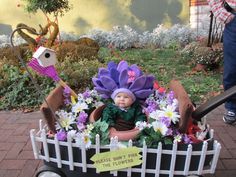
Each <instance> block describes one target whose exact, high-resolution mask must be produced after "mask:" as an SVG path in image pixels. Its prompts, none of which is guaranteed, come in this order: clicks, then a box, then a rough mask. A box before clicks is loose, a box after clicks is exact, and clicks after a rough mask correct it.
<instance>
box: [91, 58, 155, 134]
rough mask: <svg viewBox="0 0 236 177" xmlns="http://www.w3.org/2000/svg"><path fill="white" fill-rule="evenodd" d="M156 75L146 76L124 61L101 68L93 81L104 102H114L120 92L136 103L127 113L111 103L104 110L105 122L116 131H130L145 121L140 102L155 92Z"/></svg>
mask: <svg viewBox="0 0 236 177" xmlns="http://www.w3.org/2000/svg"><path fill="white" fill-rule="evenodd" d="M154 79H155V78H154V76H153V75H145V74H143V72H142V71H141V70H140V68H139V67H138V66H137V65H135V64H134V65H131V66H129V65H128V63H127V62H126V61H124V60H122V61H120V63H119V64H118V65H117V64H116V63H115V62H113V61H111V62H109V63H108V67H107V68H100V69H99V72H98V75H97V77H95V78H93V79H92V81H93V84H94V86H95V88H94V89H95V90H96V91H97V92H98V93H100V94H101V96H102V97H103V98H105V99H108V98H112V99H114V98H115V96H116V95H117V94H118V93H126V94H128V95H129V96H130V97H131V98H132V99H133V104H132V105H131V106H130V107H129V108H128V109H126V110H124V109H121V108H119V107H117V106H116V105H114V104H108V105H107V106H106V108H105V109H104V111H103V115H102V117H101V118H102V121H106V122H107V123H108V124H109V126H110V127H115V129H116V130H119V131H124V130H131V129H133V128H134V127H135V123H136V122H137V121H146V116H145V114H143V113H142V107H141V105H140V103H141V102H143V101H145V99H146V98H147V97H148V96H149V95H150V94H152V93H153V83H154Z"/></svg>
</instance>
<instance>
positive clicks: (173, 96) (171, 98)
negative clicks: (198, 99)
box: [167, 91, 175, 105]
mask: <svg viewBox="0 0 236 177" xmlns="http://www.w3.org/2000/svg"><path fill="white" fill-rule="evenodd" d="M174 99H175V95H174V92H173V91H170V93H169V94H168V95H167V103H168V104H169V105H171V104H172V103H173V100H174Z"/></svg>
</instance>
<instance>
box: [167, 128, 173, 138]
mask: <svg viewBox="0 0 236 177" xmlns="http://www.w3.org/2000/svg"><path fill="white" fill-rule="evenodd" d="M166 135H167V136H173V130H172V129H170V128H168V130H167V132H166Z"/></svg>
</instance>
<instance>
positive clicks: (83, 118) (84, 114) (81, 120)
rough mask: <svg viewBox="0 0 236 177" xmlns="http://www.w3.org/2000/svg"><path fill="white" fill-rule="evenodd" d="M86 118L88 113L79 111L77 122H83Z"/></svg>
mask: <svg viewBox="0 0 236 177" xmlns="http://www.w3.org/2000/svg"><path fill="white" fill-rule="evenodd" d="M87 118H88V114H87V113H85V112H80V113H79V117H78V121H77V123H85V122H86V120H87Z"/></svg>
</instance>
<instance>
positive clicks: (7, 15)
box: [0, 0, 189, 34]
mask: <svg viewBox="0 0 236 177" xmlns="http://www.w3.org/2000/svg"><path fill="white" fill-rule="evenodd" d="M69 2H70V4H71V5H72V6H73V7H72V9H71V10H70V11H69V12H67V13H65V15H64V16H63V17H60V18H59V27H60V30H61V31H65V32H73V33H76V34H84V33H87V32H88V31H90V30H92V29H95V28H99V29H103V30H111V29H112V27H113V26H116V25H119V26H123V25H129V26H131V27H132V28H134V29H135V30H137V31H145V30H149V31H152V30H153V29H154V28H155V27H156V26H157V25H158V24H164V25H166V26H171V25H173V24H176V23H181V24H186V23H188V22H189V3H188V2H189V1H188V0H70V1H69ZM18 6H19V7H18ZM50 18H51V19H52V20H53V16H51V17H50ZM18 23H25V24H27V25H28V26H31V27H34V28H35V29H36V30H39V26H38V25H39V24H41V25H42V26H45V25H46V23H47V21H46V18H45V16H44V15H43V13H42V12H41V11H38V12H37V13H36V14H28V13H27V12H26V11H25V10H24V1H23V0H11V1H9V0H0V34H1V33H3V32H4V31H5V30H6V26H5V25H10V26H8V27H11V28H12V29H15V28H16V25H17V24H18Z"/></svg>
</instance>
